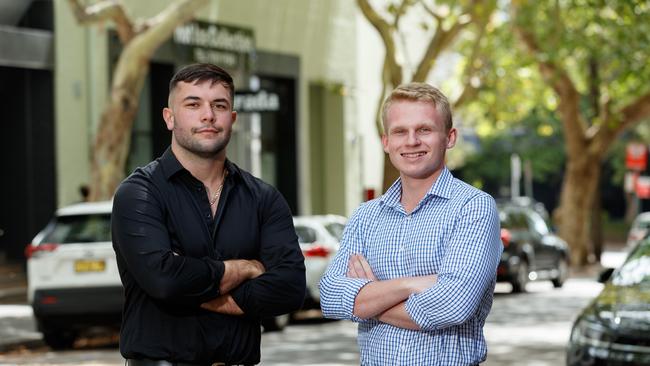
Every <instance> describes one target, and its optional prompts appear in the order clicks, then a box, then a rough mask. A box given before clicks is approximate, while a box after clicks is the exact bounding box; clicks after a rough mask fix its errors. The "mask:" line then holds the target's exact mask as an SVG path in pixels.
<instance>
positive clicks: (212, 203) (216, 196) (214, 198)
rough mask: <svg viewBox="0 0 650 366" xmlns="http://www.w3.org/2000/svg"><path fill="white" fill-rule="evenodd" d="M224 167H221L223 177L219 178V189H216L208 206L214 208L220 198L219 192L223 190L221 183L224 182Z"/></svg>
mask: <svg viewBox="0 0 650 366" xmlns="http://www.w3.org/2000/svg"><path fill="white" fill-rule="evenodd" d="M226 172H227V171H226V167H223V175H222V176H221V184H219V187H218V188H217V191H216V192H215V193H214V197H213V198H212V199H211V200H209V202H210V206H214V204H215V203H217V201H219V197H220V196H221V191H222V190H223V183H224V182H225V181H226Z"/></svg>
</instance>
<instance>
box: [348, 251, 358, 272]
mask: <svg viewBox="0 0 650 366" xmlns="http://www.w3.org/2000/svg"><path fill="white" fill-rule="evenodd" d="M355 260H356V259H355V254H352V255H351V256H350V259H349V260H348V277H352V278H359V275H358V274H357V271H356V269H355V268H354V262H355Z"/></svg>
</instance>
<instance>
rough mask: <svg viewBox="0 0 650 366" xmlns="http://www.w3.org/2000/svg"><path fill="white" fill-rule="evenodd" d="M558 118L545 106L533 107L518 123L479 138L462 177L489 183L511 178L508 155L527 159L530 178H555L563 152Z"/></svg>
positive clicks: (561, 167)
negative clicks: (475, 149)
mask: <svg viewBox="0 0 650 366" xmlns="http://www.w3.org/2000/svg"><path fill="white" fill-rule="evenodd" d="M563 146H564V144H563V137H562V130H561V124H560V122H559V121H558V120H557V119H556V118H555V117H554V114H553V113H552V112H551V111H549V110H547V109H544V108H535V109H533V110H532V111H531V113H530V114H529V115H528V116H526V117H525V118H524V119H523V120H522V121H521V122H520V123H518V124H516V125H511V126H510V128H509V129H507V130H506V131H502V132H501V133H497V134H492V135H489V136H486V137H484V138H483V139H482V140H481V146H480V149H479V150H478V151H476V152H475V153H474V154H473V155H471V156H470V157H468V158H467V160H466V162H465V165H464V167H463V174H462V175H463V178H464V179H466V180H467V181H469V182H474V183H479V184H480V185H484V184H487V185H489V186H507V185H508V184H509V182H510V156H511V155H512V154H513V153H516V154H518V155H519V156H520V157H521V160H522V161H530V162H531V164H532V170H533V180H534V181H537V182H544V181H548V180H553V181H557V180H559V178H558V177H559V176H561V174H562V170H563V168H564V160H565V152H564V149H563Z"/></svg>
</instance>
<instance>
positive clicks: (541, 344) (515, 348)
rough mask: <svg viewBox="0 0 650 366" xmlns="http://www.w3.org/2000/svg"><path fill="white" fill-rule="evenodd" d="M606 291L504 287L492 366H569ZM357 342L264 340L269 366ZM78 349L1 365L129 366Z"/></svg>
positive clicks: (24, 327)
mask: <svg viewBox="0 0 650 366" xmlns="http://www.w3.org/2000/svg"><path fill="white" fill-rule="evenodd" d="M601 288H602V285H601V284H599V283H597V282H595V281H594V280H592V279H586V278H582V279H580V278H572V279H570V280H569V281H567V283H566V284H565V286H564V287H563V288H562V289H553V288H552V286H551V284H550V283H546V282H540V283H530V284H529V285H528V293H525V294H517V295H515V294H510V293H509V290H510V288H509V285H507V284H498V285H497V289H496V291H495V298H494V305H493V307H492V312H491V313H490V316H489V317H488V321H487V323H486V326H485V335H486V338H487V340H488V348H489V355H488V359H487V361H486V362H485V363H484V365H486V366H496V365H500V366H503V365H521V364H526V365H527V366H557V365H562V364H564V348H565V346H566V343H567V341H568V339H569V332H570V328H571V323H572V321H573V319H574V318H575V316H576V315H577V314H578V312H579V310H580V309H581V308H582V307H584V306H585V305H586V304H587V303H588V302H589V300H590V299H592V298H593V297H594V296H595V295H596V294H597V293H598V292H599V291H600V289H601ZM2 311H4V312H7V311H14V312H16V314H17V316H16V317H15V318H13V319H12V318H10V317H9V318H6V317H5V318H2V319H3V320H2V321H1V322H0V327H3V328H4V329H11V330H12V331H13V332H15V333H16V334H19V335H21V336H23V337H25V336H27V337H29V336H30V334H31V336H32V337H34V338H38V333H36V332H35V331H34V328H33V320H32V319H31V317H30V316H29V314H30V313H29V309H28V308H27V307H26V306H14V307H8V306H0V312H2ZM20 314H22V316H20ZM26 315H27V316H26ZM355 337H356V328H355V325H354V324H352V323H349V322H343V321H325V322H323V321H306V322H301V323H300V324H294V325H291V326H289V327H288V328H287V329H285V331H284V332H280V333H268V334H264V335H263V337H262V363H261V364H262V365H269V366H285V365H310V366H325V365H327V366H339V365H341V366H342V365H358V364H359V359H358V352H357V346H356V338H355ZM77 346H78V347H77V349H75V350H72V351H67V352H51V351H50V350H49V349H48V348H47V347H46V346H44V345H42V344H40V343H38V342H36V343H34V342H32V344H31V345H29V346H28V347H14V349H13V350H11V351H9V352H6V353H4V354H0V365H94V366H118V365H120V366H121V365H124V361H123V360H122V358H121V357H120V355H119V352H118V350H117V346H116V339H115V338H113V339H111V338H107V337H96V338H92V339H91V340H90V341H89V342H87V343H78V344H77ZM524 360H525V361H524Z"/></svg>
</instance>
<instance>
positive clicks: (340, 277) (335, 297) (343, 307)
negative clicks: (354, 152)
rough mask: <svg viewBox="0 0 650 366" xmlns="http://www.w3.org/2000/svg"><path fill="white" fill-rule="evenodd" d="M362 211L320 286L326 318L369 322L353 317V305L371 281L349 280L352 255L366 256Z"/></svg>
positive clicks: (350, 224)
mask: <svg viewBox="0 0 650 366" xmlns="http://www.w3.org/2000/svg"><path fill="white" fill-rule="evenodd" d="M362 208H363V206H361V207H360V208H359V209H358V210H357V212H355V213H354V214H353V215H352V217H351V218H350V221H349V222H348V224H347V225H346V227H345V231H344V232H343V237H342V239H341V246H340V249H339V251H338V253H337V254H336V257H334V260H333V261H332V262H331V263H330V265H329V267H328V268H327V271H326V272H325V275H324V276H323V278H321V280H320V283H319V288H320V303H321V309H322V311H323V316H324V317H326V318H331V319H347V320H352V321H354V322H364V321H366V320H365V319H361V318H358V317H356V316H354V302H355V299H356V298H357V295H358V294H359V291H360V290H361V288H363V287H364V286H365V285H367V284H368V283H370V282H372V281H370V280H368V279H362V278H350V277H347V269H348V261H349V258H350V255H351V254H353V253H364V250H363V245H362V241H361V240H360V232H359V230H360V228H359V214H360V211H361V210H362Z"/></svg>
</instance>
